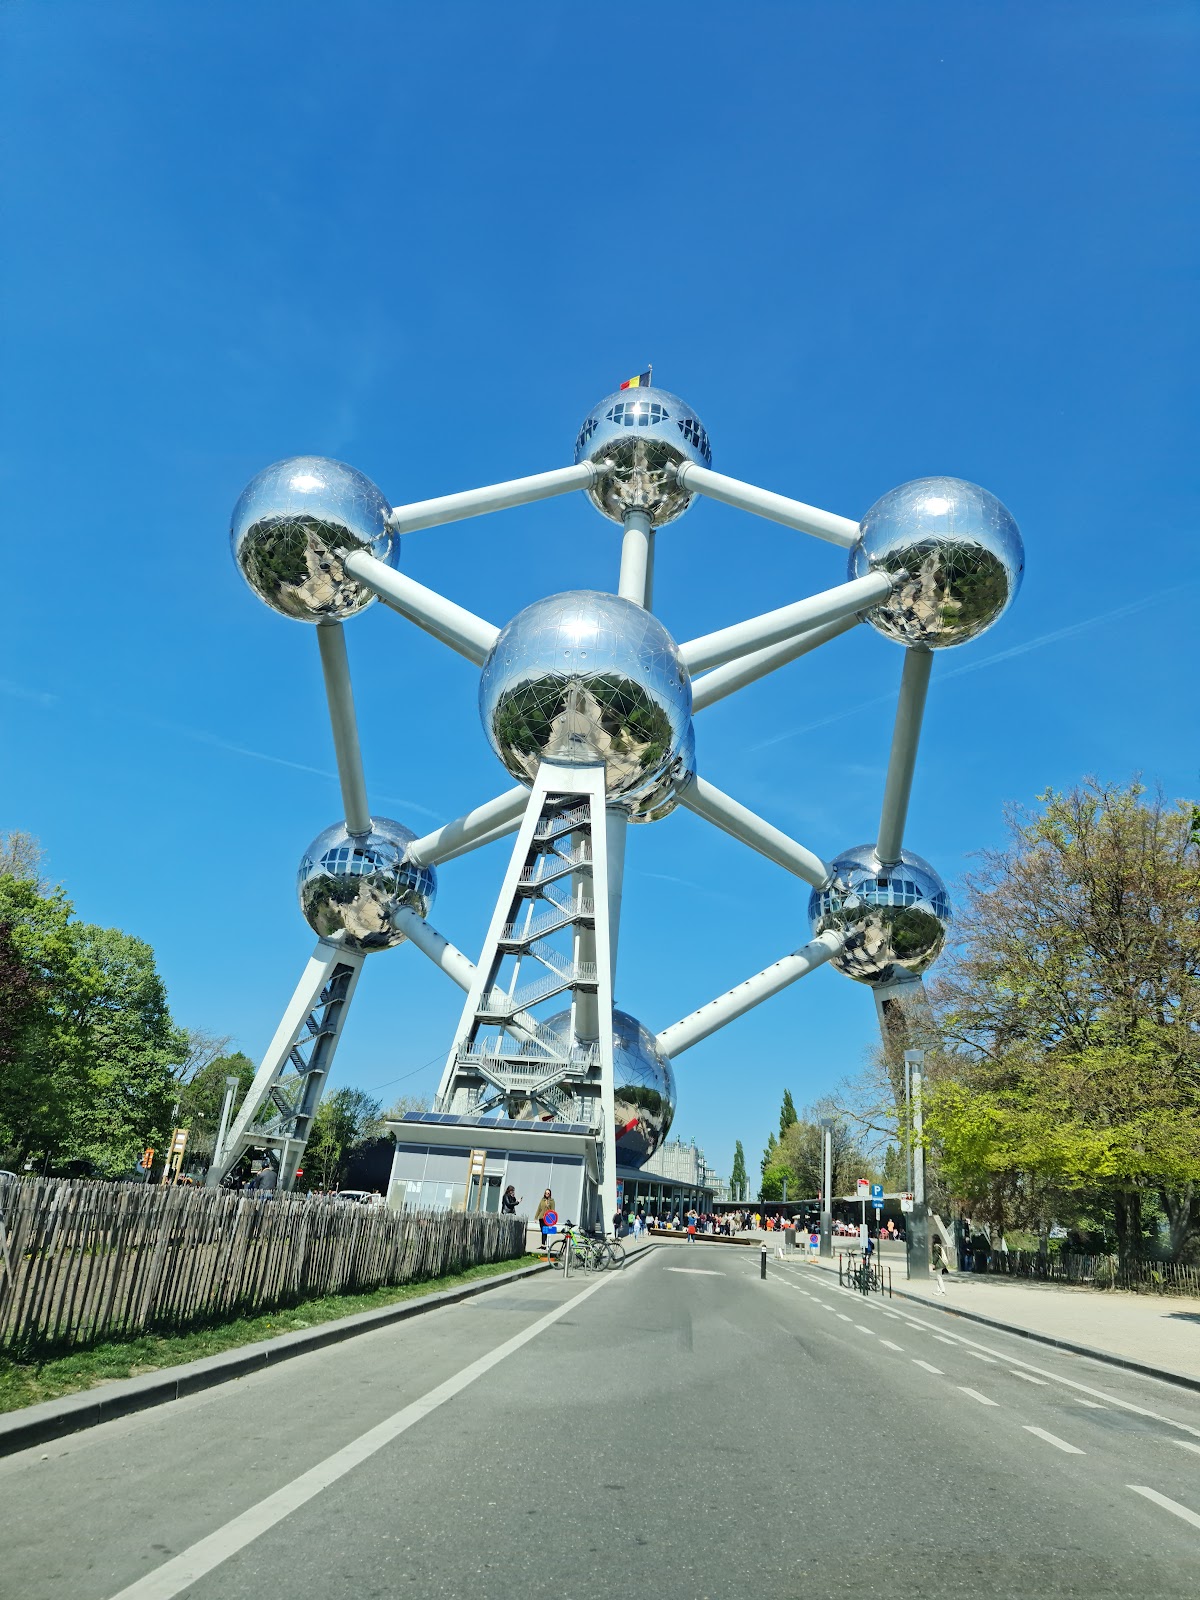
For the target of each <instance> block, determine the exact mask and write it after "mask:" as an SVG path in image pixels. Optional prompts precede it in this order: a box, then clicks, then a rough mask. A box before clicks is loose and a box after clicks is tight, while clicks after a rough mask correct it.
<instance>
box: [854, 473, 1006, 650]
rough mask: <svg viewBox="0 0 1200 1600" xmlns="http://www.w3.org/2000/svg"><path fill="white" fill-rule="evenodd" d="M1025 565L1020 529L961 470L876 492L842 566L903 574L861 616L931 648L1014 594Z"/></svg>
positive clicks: (990, 615) (956, 637)
mask: <svg viewBox="0 0 1200 1600" xmlns="http://www.w3.org/2000/svg"><path fill="white" fill-rule="evenodd" d="M1024 570H1025V548H1024V545H1023V544H1022V542H1021V534H1020V530H1019V529H1018V528H1017V525H1016V523H1015V522H1014V521H1013V519H1012V516H1011V514H1010V513H1009V511H1008V510H1007V508H1006V507H1005V506H1003V505H1001V503H1000V501H999V500H997V499H996V497H995V495H994V494H989V493H988V492H987V490H986V489H981V488H980V487H979V486H978V484H974V483H965V482H964V481H963V480H962V479H961V478H914V479H913V481H912V482H911V483H902V484H901V485H900V487H899V488H898V489H892V490H891V491H890V492H889V493H888V494H885V495H884V496H883V498H882V499H880V500H877V501H876V502H875V504H874V505H873V506H872V507H871V509H870V510H869V511H868V512H867V514H866V516H865V517H864V518H863V519H862V523H861V525H860V530H859V536H858V543H857V544H855V545H854V547H853V548H852V549H851V551H850V562H849V574H850V577H851V578H862V577H865V576H866V575H867V573H868V572H875V571H883V572H905V573H907V574H908V577H907V579H906V581H905V582H903V583H902V584H901V585H900V587H899V588H898V589H896V590H894V591H893V593H892V594H891V595H890V596H889V598H888V599H887V600H885V601H884V602H883V604H882V605H879V606H876V607H875V608H874V609H873V610H871V611H868V612H867V621H868V622H870V623H871V625H872V626H873V627H875V628H878V630H879V632H880V633H882V634H886V635H887V637H888V638H889V639H896V640H898V641H899V642H900V643H901V644H905V645H913V644H917V645H926V646H927V647H928V648H929V649H931V650H938V649H944V648H946V647H948V646H950V645H956V644H964V643H965V642H966V641H967V640H968V639H974V638H975V637H976V635H977V634H981V633H982V632H983V631H984V629H985V628H990V627H991V625H992V623H993V622H996V621H997V620H998V619H999V618H1000V617H1001V616H1002V615H1003V614H1004V612H1005V611H1007V609H1008V607H1009V606H1010V605H1011V604H1012V602H1013V600H1014V599H1015V598H1016V595H1017V590H1018V589H1019V588H1020V587H1021V576H1022V574H1023V572H1024Z"/></svg>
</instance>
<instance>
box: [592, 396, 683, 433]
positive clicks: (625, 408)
mask: <svg viewBox="0 0 1200 1600" xmlns="http://www.w3.org/2000/svg"><path fill="white" fill-rule="evenodd" d="M606 415H607V417H608V420H609V421H610V422H615V423H616V424H617V426H618V427H621V428H648V427H649V426H650V424H651V423H655V422H670V420H671V413H670V412H669V411H668V410H667V408H666V406H660V405H659V403H658V401H657V400H625V401H622V402H621V403H620V404H618V405H615V406H611V407H610V408H609V410H608V412H607V413H606Z"/></svg>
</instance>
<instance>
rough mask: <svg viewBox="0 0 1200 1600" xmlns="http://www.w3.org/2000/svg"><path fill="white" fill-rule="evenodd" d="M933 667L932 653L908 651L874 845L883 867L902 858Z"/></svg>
mask: <svg viewBox="0 0 1200 1600" xmlns="http://www.w3.org/2000/svg"><path fill="white" fill-rule="evenodd" d="M932 667H933V651H932V650H920V649H915V648H914V649H909V650H907V651H906V652H905V656H904V671H903V673H902V674H901V676H900V698H899V699H898V700H897V702H896V724H895V728H894V730H893V733H892V753H891V755H890V757H889V758H888V770H887V780H886V782H885V783H884V786H883V809H882V811H881V813H880V817H879V843H878V844H877V845H876V846H875V854H876V855H877V856H878V857H879V860H880V861H881V862H882V863H883V865H884V866H893V865H894V864H895V863H896V862H897V861H899V859H900V847H901V844H902V843H903V840H904V824H905V821H906V819H907V817H908V802H909V799H910V797H911V795H912V783H913V772H914V770H915V769H916V765H917V744H918V743H919V741H920V738H921V721H922V719H923V718H924V716H925V697H926V695H927V694H928V693H929V674H930V671H931V670H932Z"/></svg>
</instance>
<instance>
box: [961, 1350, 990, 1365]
mask: <svg viewBox="0 0 1200 1600" xmlns="http://www.w3.org/2000/svg"><path fill="white" fill-rule="evenodd" d="M967 1354H968V1355H969V1356H974V1357H975V1360H976V1361H986V1362H987V1363H988V1364H989V1365H990V1366H993V1367H994V1366H995V1365H996V1358H995V1356H985V1355H984V1354H983V1352H982V1351H981V1350H968V1351H967Z"/></svg>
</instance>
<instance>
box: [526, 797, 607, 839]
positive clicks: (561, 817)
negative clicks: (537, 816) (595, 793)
mask: <svg viewBox="0 0 1200 1600" xmlns="http://www.w3.org/2000/svg"><path fill="white" fill-rule="evenodd" d="M591 820H592V813H591V808H590V807H589V806H587V805H582V806H572V807H571V809H570V811H560V812H559V813H558V815H557V816H553V817H545V818H543V820H542V821H541V822H539V823H538V825H537V827H536V828H535V829H534V834H533V837H534V838H535V839H556V838H558V836H559V835H560V834H563V833H574V831H575V829H576V828H586V827H587V826H588V824H589V823H590V822H591Z"/></svg>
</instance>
